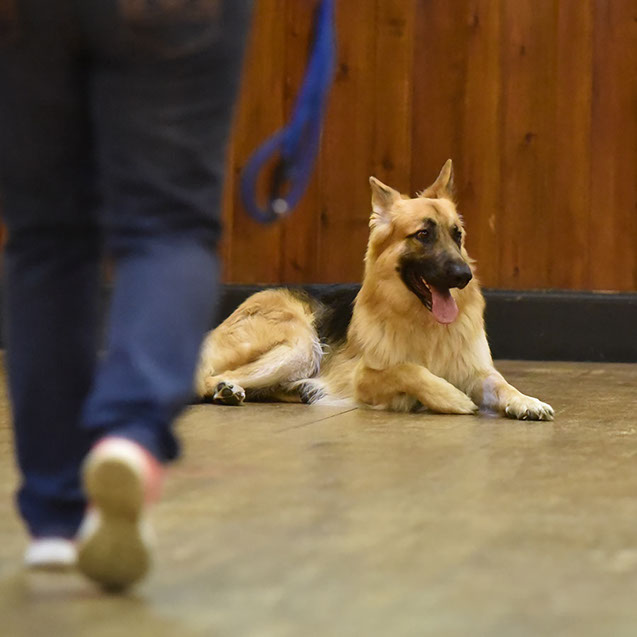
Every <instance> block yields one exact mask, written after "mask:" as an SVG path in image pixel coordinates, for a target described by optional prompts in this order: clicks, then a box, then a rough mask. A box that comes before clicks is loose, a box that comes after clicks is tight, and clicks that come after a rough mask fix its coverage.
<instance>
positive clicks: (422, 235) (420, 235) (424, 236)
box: [414, 230, 430, 242]
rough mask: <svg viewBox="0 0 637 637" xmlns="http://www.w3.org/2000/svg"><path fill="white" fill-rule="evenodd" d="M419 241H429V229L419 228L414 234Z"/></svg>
mask: <svg viewBox="0 0 637 637" xmlns="http://www.w3.org/2000/svg"><path fill="white" fill-rule="evenodd" d="M414 236H415V237H416V239H418V241H423V242H424V241H427V240H428V239H429V236H430V235H429V230H418V232H417V233H416V234H415V235H414Z"/></svg>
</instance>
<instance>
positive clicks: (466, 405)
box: [354, 361, 478, 414]
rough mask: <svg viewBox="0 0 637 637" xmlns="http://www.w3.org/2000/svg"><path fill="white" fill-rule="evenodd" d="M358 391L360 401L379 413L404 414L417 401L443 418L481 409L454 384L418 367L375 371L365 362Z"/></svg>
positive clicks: (410, 365) (360, 369) (356, 379)
mask: <svg viewBox="0 0 637 637" xmlns="http://www.w3.org/2000/svg"><path fill="white" fill-rule="evenodd" d="M354 391H355V397H356V400H358V401H360V402H362V403H364V404H366V405H370V406H371V407H376V408H379V409H392V410H395V411H403V410H405V409H408V408H409V407H410V406H413V405H415V404H416V401H418V402H420V403H421V404H422V405H424V406H425V407H427V408H428V409H431V410H432V411H436V412H439V413H443V414H473V413H475V412H476V411H477V409H478V408H477V407H476V405H475V404H474V403H473V402H472V400H471V399H470V398H469V397H468V396H467V395H466V394H464V393H462V392H461V391H460V390H459V389H457V388H456V387H454V386H453V385H452V384H451V383H448V382H447V381H446V380H444V378H440V377H439V376H436V375H434V374H432V373H431V372H430V371H429V370H428V369H427V368H426V367H423V366H422V365H416V364H414V363H402V364H400V365H392V366H391V367H387V368H385V369H373V368H371V367H369V366H368V365H366V364H365V363H364V362H362V361H361V363H359V365H358V367H357V368H356V372H355V376H354ZM405 397H407V399H408V400H405ZM409 399H411V400H409Z"/></svg>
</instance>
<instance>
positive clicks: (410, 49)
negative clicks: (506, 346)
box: [224, 0, 637, 290]
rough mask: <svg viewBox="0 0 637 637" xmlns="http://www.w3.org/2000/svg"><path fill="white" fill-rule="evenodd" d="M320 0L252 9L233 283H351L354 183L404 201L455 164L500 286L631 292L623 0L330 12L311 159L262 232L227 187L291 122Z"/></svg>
mask: <svg viewBox="0 0 637 637" xmlns="http://www.w3.org/2000/svg"><path fill="white" fill-rule="evenodd" d="M317 1H318V0H311V1H310V0H307V1H304V2H298V0H259V1H258V2H257V14H256V19H255V24H254V33H253V37H252V42H251V46H250V51H249V54H248V59H247V62H246V72H245V77H244V82H243V92H242V98H241V103H240V107H239V111H238V117H237V122H236V126H235V130H234V134H233V145H232V148H231V149H230V152H229V174H228V182H227V191H226V192H227V196H226V199H225V203H226V209H225V211H224V216H225V218H226V220H227V229H228V231H227V234H226V239H225V243H224V257H225V260H226V264H227V267H226V280H227V281H231V282H244V283H250V282H342V281H356V280H358V279H359V278H360V275H361V272H362V257H363V252H364V248H365V242H366V238H367V219H368V215H369V207H370V206H369V189H368V182H367V178H368V176H369V175H370V174H375V175H376V176H377V177H379V178H380V179H382V180H383V181H386V182H387V183H389V184H391V185H393V186H395V187H397V188H399V189H401V190H403V191H405V192H411V193H413V192H415V191H416V190H419V189H422V188H423V187H425V186H426V185H428V184H429V183H430V182H431V181H432V180H433V179H434V178H435V177H436V175H437V173H438V171H439V170H440V167H441V165H442V163H443V162H444V161H445V160H446V159H447V158H448V157H452V158H453V159H454V162H455V167H456V183H457V194H458V200H459V207H460V210H461V212H462V213H463V215H464V217H465V222H466V226H467V230H468V247H469V250H470V253H471V254H472V256H473V257H474V258H476V259H477V261H478V271H479V275H480V278H481V280H482V281H483V283H485V284H486V285H489V286H493V287H502V288H563V289H610V290H635V289H637V190H636V188H637V186H636V182H637V178H636V176H637V0H454V1H453V2H449V1H448V0H370V1H369V2H345V1H341V2H337V3H336V10H337V17H336V18H337V20H336V21H337V29H338V46H339V52H338V65H337V71H336V80H335V84H334V87H333V91H332V95H331V98H330V104H329V112H328V118H327V122H326V124H325V129H324V133H323V139H322V144H321V155H320V158H319V161H318V165H317V168H316V170H315V174H314V177H313V180H312V183H311V185H310V188H309V190H308V193H307V195H306V196H305V198H304V199H303V201H302V203H301V205H300V206H299V208H298V209H297V211H295V213H294V216H293V217H291V218H290V219H288V220H286V221H284V222H283V223H281V224H279V225H278V226H276V227H274V228H261V227H259V226H257V225H256V224H254V223H253V222H252V221H250V220H249V219H248V218H247V217H246V215H245V213H244V212H243V211H242V210H241V207H240V205H239V201H238V197H237V193H236V191H237V175H238V173H239V171H240V170H241V168H242V167H243V165H244V164H245V161H246V159H247V157H248V156H249V154H250V152H251V151H252V150H254V149H255V148H256V146H257V145H258V144H259V143H260V142H261V141H262V140H263V139H265V137H267V136H268V135H269V134H270V133H271V132H273V131H274V130H275V128H276V127H277V126H279V125H280V124H281V123H282V121H283V120H284V117H285V116H287V115H288V114H289V112H290V108H291V106H292V103H293V99H294V96H295V95H296V91H297V89H298V86H299V83H300V81H301V77H302V74H303V69H304V63H305V60H306V56H307V52H308V42H309V36H310V32H311V26H310V19H311V15H312V12H313V10H314V7H315V6H316V4H317Z"/></svg>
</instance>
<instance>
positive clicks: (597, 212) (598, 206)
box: [589, 0, 637, 290]
mask: <svg viewBox="0 0 637 637" xmlns="http://www.w3.org/2000/svg"><path fill="white" fill-rule="evenodd" d="M593 74H594V90H593V126H592V164H591V168H592V171H591V174H592V180H591V211H590V212H591V218H590V233H591V234H590V252H589V267H590V278H591V284H592V286H593V287H594V288H596V289H616V288H617V289H622V290H628V289H635V288H636V287H637V203H636V202H637V91H636V88H635V86H636V84H637V80H636V77H637V2H635V0H596V1H595V41H594V54H593Z"/></svg>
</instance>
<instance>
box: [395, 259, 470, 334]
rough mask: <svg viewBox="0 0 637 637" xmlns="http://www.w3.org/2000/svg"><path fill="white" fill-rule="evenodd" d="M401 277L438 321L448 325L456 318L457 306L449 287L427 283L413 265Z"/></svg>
mask: <svg viewBox="0 0 637 637" xmlns="http://www.w3.org/2000/svg"><path fill="white" fill-rule="evenodd" d="M403 279H404V281H405V283H406V284H407V287H408V288H409V289H410V290H411V291H412V292H413V293H414V294H415V295H416V296H417V297H418V298H419V299H420V302H421V303H422V304H423V305H424V306H425V307H426V308H427V309H428V310H429V311H430V312H431V313H432V314H433V316H434V318H435V319H436V321H438V323H442V324H443V325H449V323H453V322H454V321H455V320H456V318H457V316H458V306H457V304H456V301H455V299H454V298H453V296H451V292H450V291H449V288H439V287H435V286H433V285H431V284H429V283H427V281H426V280H425V277H424V276H422V274H420V272H418V270H417V268H413V267H412V268H408V269H406V270H405V271H404V273H403Z"/></svg>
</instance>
